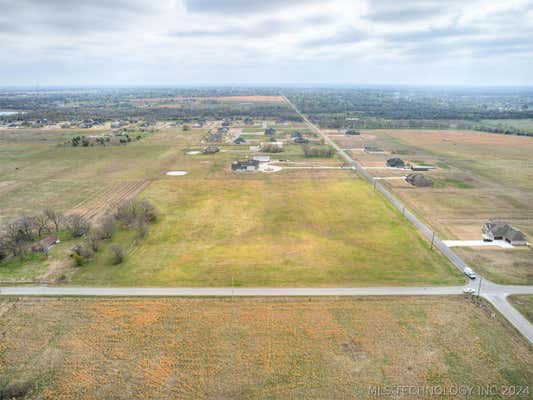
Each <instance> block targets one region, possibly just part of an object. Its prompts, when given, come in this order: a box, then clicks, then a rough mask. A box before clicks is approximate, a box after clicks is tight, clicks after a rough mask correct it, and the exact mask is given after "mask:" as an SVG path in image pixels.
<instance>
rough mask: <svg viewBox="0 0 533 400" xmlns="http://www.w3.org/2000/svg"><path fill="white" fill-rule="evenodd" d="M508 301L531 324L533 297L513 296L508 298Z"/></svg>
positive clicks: (532, 319) (532, 320) (532, 318)
mask: <svg viewBox="0 0 533 400" xmlns="http://www.w3.org/2000/svg"><path fill="white" fill-rule="evenodd" d="M509 300H510V301H511V303H512V304H513V305H514V306H515V307H516V308H517V309H518V311H520V312H521V313H522V314H524V317H526V318H527V319H528V320H529V322H531V323H532V324H533V296H531V295H514V296H509Z"/></svg>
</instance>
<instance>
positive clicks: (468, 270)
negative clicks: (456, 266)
mask: <svg viewBox="0 0 533 400" xmlns="http://www.w3.org/2000/svg"><path fill="white" fill-rule="evenodd" d="M463 272H464V274H465V275H466V276H468V277H469V278H470V279H476V274H475V273H474V271H472V268H469V267H466V268H465V269H464V271H463Z"/></svg>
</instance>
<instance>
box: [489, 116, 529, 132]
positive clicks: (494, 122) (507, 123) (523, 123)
mask: <svg viewBox="0 0 533 400" xmlns="http://www.w3.org/2000/svg"><path fill="white" fill-rule="evenodd" d="M481 123H482V124H483V125H485V126H492V127H495V128H508V127H509V128H516V129H521V130H523V131H526V132H532V133H533V119H484V120H482V121H481Z"/></svg>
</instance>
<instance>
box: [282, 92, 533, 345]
mask: <svg viewBox="0 0 533 400" xmlns="http://www.w3.org/2000/svg"><path fill="white" fill-rule="evenodd" d="M283 97H284V99H285V101H286V102H287V104H289V105H290V106H291V107H292V108H293V110H294V111H295V112H296V113H297V114H298V115H299V116H300V117H301V118H302V119H303V120H304V122H305V123H306V124H307V126H309V128H310V129H311V130H312V131H314V132H316V133H317V134H318V135H320V136H321V137H322V138H323V139H324V141H325V142H326V143H327V144H329V145H330V146H331V147H333V148H334V149H335V151H336V152H337V154H339V156H340V157H341V158H342V159H343V160H344V161H345V162H346V164H348V165H349V166H351V167H352V168H353V169H354V170H356V171H357V172H358V173H359V174H360V175H361V176H362V177H364V178H365V179H367V180H368V181H369V182H370V183H371V184H372V185H374V188H376V189H377V190H379V191H380V192H381V193H382V194H383V195H384V196H385V197H386V198H387V199H388V200H389V201H390V202H391V203H392V205H394V206H395V207H396V208H397V209H398V210H400V211H401V212H402V214H403V215H404V216H405V217H406V218H407V219H408V220H409V221H410V222H411V223H412V224H413V225H414V226H416V227H417V228H418V230H419V231H420V233H422V235H424V236H425V237H426V239H428V240H429V241H431V242H432V243H433V245H434V246H435V247H436V248H437V249H438V250H439V251H440V252H441V253H442V254H443V255H444V256H445V257H446V258H448V260H449V261H450V262H451V263H452V264H453V265H455V267H456V268H457V269H459V271H461V272H463V271H464V269H465V268H466V267H468V265H467V264H466V263H465V262H464V261H463V260H462V259H461V258H460V257H459V256H458V255H457V254H455V252H454V251H453V250H451V249H450V248H449V247H448V246H447V245H446V244H445V243H444V242H443V241H442V240H441V239H440V238H439V237H438V236H437V235H436V234H435V233H434V232H433V231H432V230H431V229H429V228H428V227H427V226H426V225H425V224H424V223H423V222H422V221H420V220H419V219H418V218H417V217H416V216H415V215H414V214H413V213H411V212H410V211H409V210H408V209H407V208H406V207H405V205H404V204H403V203H402V202H401V201H400V200H398V199H397V198H396V197H395V196H394V195H393V194H392V193H390V192H389V191H388V190H387V189H386V188H385V187H384V186H383V185H382V184H381V183H380V182H379V180H377V179H375V178H374V177H373V176H372V175H370V174H369V173H368V171H367V170H366V169H365V168H363V166H362V165H361V164H359V163H358V162H357V161H355V160H354V159H353V158H351V157H350V156H349V155H348V153H346V151H344V150H343V149H341V148H340V147H339V146H338V145H337V144H336V143H335V142H334V141H333V140H332V139H331V138H330V137H329V136H328V135H326V134H325V133H324V132H322V131H321V130H320V129H319V128H318V127H317V126H316V125H314V124H313V123H312V122H311V121H309V119H308V118H307V117H306V116H305V115H303V114H302V113H301V112H300V110H298V108H296V106H295V105H294V104H292V102H291V101H290V100H289V99H288V98H287V97H286V96H283ZM480 278H481V276H480V275H479V274H478V279H480ZM483 281H484V286H483V287H482V290H481V296H483V297H485V298H486V299H487V300H488V301H490V302H491V303H492V305H493V306H494V307H495V308H496V309H497V310H498V311H499V312H500V313H502V315H503V316H504V317H505V318H507V320H508V321H509V322H511V324H512V325H513V326H514V327H515V328H516V329H518V330H519V331H520V332H521V333H522V334H523V335H524V336H525V337H526V338H527V339H528V340H529V341H530V343H533V325H531V323H530V322H529V321H528V320H527V319H526V318H525V317H524V316H523V315H522V314H520V313H519V312H518V311H517V310H516V309H515V308H514V307H513V306H511V304H510V303H509V302H508V301H507V296H508V295H509V294H513V293H522V292H514V290H515V289H513V287H509V286H500V285H496V284H494V283H492V282H490V281H489V280H487V279H483ZM471 285H473V286H475V284H471ZM531 288H533V287H525V288H524V289H523V290H524V291H525V293H532V292H533V291H530V290H531Z"/></svg>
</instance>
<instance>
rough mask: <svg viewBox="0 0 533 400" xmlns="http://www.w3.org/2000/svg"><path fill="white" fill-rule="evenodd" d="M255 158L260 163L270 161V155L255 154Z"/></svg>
mask: <svg viewBox="0 0 533 400" xmlns="http://www.w3.org/2000/svg"><path fill="white" fill-rule="evenodd" d="M253 160H255V161H257V162H260V163H267V162H270V156H254V158H253Z"/></svg>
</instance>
